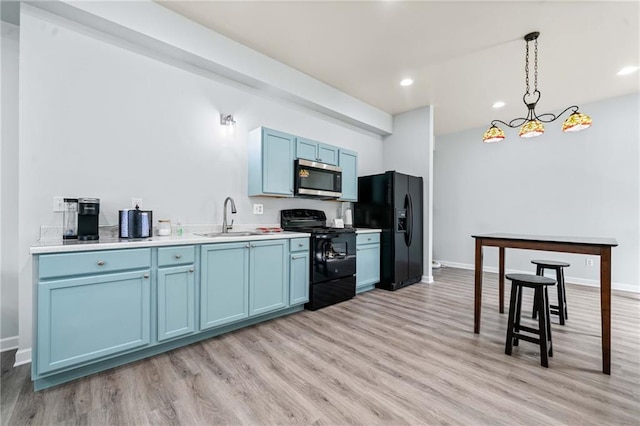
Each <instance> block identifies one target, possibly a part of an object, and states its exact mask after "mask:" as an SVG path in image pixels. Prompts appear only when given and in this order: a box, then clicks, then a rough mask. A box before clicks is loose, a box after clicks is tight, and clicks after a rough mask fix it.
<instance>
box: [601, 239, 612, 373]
mask: <svg viewBox="0 0 640 426" xmlns="http://www.w3.org/2000/svg"><path fill="white" fill-rule="evenodd" d="M600 318H601V321H602V372H603V373H604V374H611V247H603V248H602V249H601V251H600Z"/></svg>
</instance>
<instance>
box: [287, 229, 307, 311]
mask: <svg viewBox="0 0 640 426" xmlns="http://www.w3.org/2000/svg"><path fill="white" fill-rule="evenodd" d="M290 251H291V254H290V255H289V305H291V306H294V305H300V304H303V303H307V302H308V301H309V271H310V269H309V261H310V254H309V238H296V239H292V240H291V250H290Z"/></svg>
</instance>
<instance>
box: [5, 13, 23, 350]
mask: <svg viewBox="0 0 640 426" xmlns="http://www.w3.org/2000/svg"><path fill="white" fill-rule="evenodd" d="M0 25H1V29H2V59H1V60H2V67H1V68H2V84H1V88H2V96H1V98H2V119H1V123H2V145H1V148H0V170H1V175H0V205H1V209H0V211H1V214H0V301H1V303H0V351H4V350H7V349H13V348H16V347H17V346H18V291H17V290H18V252H17V250H16V247H17V246H18V207H17V206H18V47H19V42H18V36H19V28H18V27H17V26H15V25H13V24H9V23H7V22H4V21H3V22H1V23H0Z"/></svg>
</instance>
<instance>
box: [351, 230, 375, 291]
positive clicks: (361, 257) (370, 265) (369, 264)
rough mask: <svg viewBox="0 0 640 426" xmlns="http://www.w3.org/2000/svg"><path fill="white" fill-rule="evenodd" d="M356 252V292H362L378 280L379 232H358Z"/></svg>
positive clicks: (372, 286)
mask: <svg viewBox="0 0 640 426" xmlns="http://www.w3.org/2000/svg"><path fill="white" fill-rule="evenodd" d="M356 253H357V254H356V293H362V292H364V291H368V290H372V289H373V288H374V287H375V285H376V284H377V283H379V282H380V234H358V236H357V245H356Z"/></svg>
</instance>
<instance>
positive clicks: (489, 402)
mask: <svg viewBox="0 0 640 426" xmlns="http://www.w3.org/2000/svg"><path fill="white" fill-rule="evenodd" d="M434 272H435V273H434V275H435V280H436V282H435V284H432V285H428V284H416V285H413V286H410V287H407V288H405V289H402V290H399V291H396V292H387V291H384V290H374V291H371V292H369V293H366V294H363V295H359V296H358V297H356V298H355V299H353V300H351V301H348V302H345V303H341V304H339V305H334V306H331V307H328V308H325V309H322V310H319V311H316V312H310V311H304V312H301V313H297V314H294V315H291V316H288V317H285V318H280V319H276V320H273V321H269V322H267V323H263V324H259V325H257V326H253V327H250V328H247V329H243V330H240V331H237V332H233V333H230V334H227V335H224V336H220V337H217V338H212V339H209V340H207V341H204V342H201V343H197V344H193V345H191V346H188V347H185V348H181V349H178V350H174V351H172V352H169V353H166V354H162V355H158V356H155V357H153V358H150V359H147V360H143V361H139V362H136V363H133V364H130V365H127V366H123V367H119V368H116V369H112V370H109V371H106V372H103V373H100V374H96V375H93V376H90V377H86V378H83V379H80V380H76V381H74V382H71V383H68V384H66V385H61V386H58V387H55V388H52V389H48V390H44V391H40V392H36V393H34V392H33V391H32V384H31V382H30V379H29V368H30V367H29V366H21V367H18V368H13V367H11V363H12V361H13V360H12V359H11V357H12V355H13V354H12V353H5V354H3V357H2V406H1V409H2V411H1V414H2V424H3V425H4V424H7V425H23V424H94V425H103V424H109V425H144V424H154V425H156V424H183V425H198V424H207V425H211V424H232V425H237V424H250V425H262V424H264V425H271V424H332V425H333V424H335V425H338V424H360V425H374V424H393V425H396V424H398V425H400V424H467V425H479V424H491V425H496V424H504V425H515V424H535V425H542V424H544V425H551V424H572V425H604V424H607V425H610V424H616V425H617V424H635V425H638V424H639V423H640V420H639V419H640V361H639V357H640V338H639V333H638V330H640V327H639V326H640V301H639V298H638V295H637V294H629V293H621V292H614V295H613V308H612V309H613V315H612V368H611V376H606V375H604V374H602V373H601V357H600V315H599V292H598V289H596V288H589V287H582V286H576V285H571V284H569V285H568V288H567V293H568V294H567V296H568V303H569V320H568V322H567V325H566V326H564V327H561V326H560V325H558V324H557V319H556V318H555V317H553V319H552V321H553V322H554V324H553V341H554V357H553V358H551V359H550V365H549V368H548V369H546V368H543V367H541V366H540V359H539V353H538V350H537V349H538V347H537V346H536V345H533V344H531V343H528V342H521V343H520V346H519V347H518V348H514V354H513V356H507V355H505V354H504V344H505V336H506V323H507V315H506V314H504V315H501V314H499V313H498V310H497V289H496V288H497V277H496V275H495V274H489V273H487V274H485V288H484V297H483V302H484V305H483V317H482V333H481V334H480V335H474V334H473V272H472V271H465V270H459V269H452V268H444V269H441V270H436V271H434ZM507 290H508V286H507ZM507 294H508V293H507ZM527 297H528V298H527ZM551 298H552V300H554V299H555V298H554V297H553V295H552V296H551ZM530 300H531V297H530V296H529V295H526V296H525V301H524V303H525V305H526V306H530ZM507 306H508V304H507Z"/></svg>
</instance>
